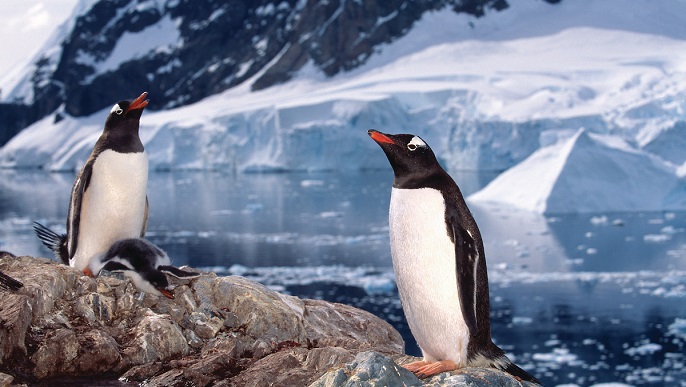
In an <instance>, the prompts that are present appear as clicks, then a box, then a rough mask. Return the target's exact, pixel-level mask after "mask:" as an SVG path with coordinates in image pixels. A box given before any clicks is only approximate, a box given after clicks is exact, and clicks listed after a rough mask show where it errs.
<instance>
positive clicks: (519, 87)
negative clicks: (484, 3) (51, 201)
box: [0, 0, 686, 213]
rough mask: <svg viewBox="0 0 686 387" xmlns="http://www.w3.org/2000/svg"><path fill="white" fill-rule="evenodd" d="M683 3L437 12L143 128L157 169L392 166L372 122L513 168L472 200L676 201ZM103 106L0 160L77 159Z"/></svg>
mask: <svg viewBox="0 0 686 387" xmlns="http://www.w3.org/2000/svg"><path fill="white" fill-rule="evenodd" d="M618 10H621V12H620V11H618ZM265 11H267V10H266V9H265ZM684 14H686V2H683V1H679V0H665V1H660V2H654V1H648V0H605V1H601V2H598V1H592V0H575V1H563V2H562V3H560V4H556V5H550V4H547V3H545V2H541V1H528V0H513V1H511V7H510V8H509V9H507V10H506V11H503V12H495V11H490V12H489V13H488V14H487V15H486V17H483V18H474V17H470V16H467V15H457V14H454V13H453V12H451V11H450V10H443V11H439V12H434V13H428V14H426V15H425V16H424V17H423V18H422V19H421V20H420V21H418V22H417V23H416V24H415V26H414V27H413V29H412V30H411V31H410V32H409V33H408V34H407V35H406V36H404V37H402V38H399V39H397V40H395V41H394V42H392V43H390V44H387V45H385V46H382V47H380V48H379V50H378V51H379V52H378V53H376V54H374V55H372V56H371V57H370V59H369V61H368V62H367V63H366V64H365V65H364V66H362V67H360V68H357V69H355V70H352V71H349V72H346V73H342V74H340V75H338V76H336V77H333V78H330V79H327V78H324V77H323V76H322V74H321V72H319V71H315V70H313V66H312V65H307V66H306V67H305V68H304V69H303V71H302V72H301V73H300V74H299V75H298V76H297V77H296V79H294V80H292V81H290V82H288V83H287V84H284V85H280V86H275V87H271V88H269V89H266V90H261V91H257V92H252V91H250V85H251V84H252V82H253V81H254V79H255V77H253V78H251V79H249V80H247V81H246V82H245V83H244V84H242V85H240V86H238V87H235V88H233V89H231V90H227V91H226V92H224V93H222V94H220V95H215V96H211V97H208V98H205V99H204V100H202V101H200V102H198V103H195V104H192V105H189V106H185V107H180V108H176V109H172V110H168V111H161V112H146V113H144V115H143V118H142V120H141V122H142V127H141V136H142V139H143V141H144V143H145V145H146V149H147V151H148V153H149V155H150V163H151V165H150V166H151V169H152V170H169V169H212V170H230V171H248V172H262V171H294V170H301V171H302V170H305V171H307V170H341V169H367V168H388V162H387V160H386V159H385V157H384V156H383V154H382V153H381V152H379V150H378V148H377V147H376V146H375V144H373V142H372V141H370V140H369V138H367V134H366V131H367V130H368V129H370V128H374V129H378V130H382V131H388V132H392V133H398V132H406V133H414V134H417V135H419V136H421V137H422V138H423V139H424V140H426V142H427V143H429V144H430V145H431V147H432V148H433V149H434V151H435V152H436V154H437V155H438V157H439V159H440V161H441V162H442V163H443V165H444V166H446V167H447V168H449V169H458V168H459V169H481V170H507V171H506V172H505V173H504V174H503V175H502V176H501V177H500V178H499V179H497V180H496V181H494V182H493V184H491V185H490V186H489V187H487V188H486V189H485V190H484V191H483V192H480V193H477V194H476V195H474V196H473V197H472V200H473V201H475V202H476V201H496V202H498V203H506V204H508V205H513V206H516V207H519V208H524V209H526V210H529V211H534V212H543V213H556V212H579V211H582V212H583V211H600V212H611V211H629V210H631V211H635V210H665V209H669V210H680V209H684V208H686V197H685V194H684V191H686V190H684V185H683V181H682V179H683V176H684V175H686V172H684V171H686V163H684V162H683V160H686V156H685V155H684V153H680V149H682V147H680V146H679V144H680V143H679V142H676V140H674V139H678V138H679V133H680V131H682V130H683V127H684V122H686V29H684V28H683V18H682V17H680V15H684ZM165 20H166V21H165ZM149 29H150V31H148V30H146V31H145V32H146V35H150V41H144V42H139V39H140V38H141V36H140V35H141V34H142V33H141V34H135V35H134V34H127V35H125V37H124V38H123V39H122V40H121V41H120V42H119V43H118V44H117V48H115V50H114V51H113V53H112V54H111V55H110V56H109V57H108V58H107V59H105V60H104V61H100V62H98V61H94V62H93V63H94V64H95V65H96V66H97V68H98V71H106V70H108V69H113V68H116V66H118V65H120V64H121V63H123V62H124V61H126V60H127V59H128V58H134V57H137V56H140V55H145V54H146V53H147V52H150V50H154V49H158V48H160V47H161V48H162V49H165V48H168V47H171V46H173V45H175V44H179V41H178V31H176V27H175V25H173V22H172V20H170V19H168V18H167V19H163V21H162V22H161V23H160V24H159V25H156V26H155V27H150V28H149ZM153 29H154V30H153ZM156 31H157V32H156ZM148 32H149V34H148ZM158 32H159V33H158ZM162 32H164V33H162ZM153 35H154V36H153ZM158 35H160V36H158ZM134 43H136V44H139V45H140V47H134V46H136V44H134ZM120 46H121V48H119V47H120ZM55 47H57V46H55ZM257 76H259V75H257ZM16 85H17V86H16V88H9V89H7V88H5V90H10V93H14V94H13V95H24V94H25V93H24V94H22V93H23V92H21V93H20V92H19V91H18V90H20V89H21V90H24V89H22V87H24V88H25V86H26V85H27V84H26V83H22V82H19V83H17V84H16ZM12 90H15V91H12ZM126 97H130V96H122V98H126ZM150 98H151V99H153V100H154V98H155V96H154V95H150ZM179 98H181V99H182V98H183V96H179ZM112 102H113V103H114V102H116V101H112ZM105 115H106V111H105V110H103V111H100V112H98V113H95V114H93V115H92V116H90V117H85V118H78V119H75V118H69V117H68V118H66V119H64V120H62V121H60V122H59V123H57V124H55V123H54V122H53V120H52V119H51V118H46V119H44V120H42V121H40V122H37V123H35V124H34V125H32V126H31V127H30V128H28V129H26V130H25V131H23V132H22V133H20V134H19V135H18V136H16V137H15V138H14V139H13V140H12V141H10V142H9V143H8V144H7V145H6V146H5V147H3V148H2V149H0V164H1V165H2V166H4V167H29V166H34V167H43V168H46V169H50V170H64V169H76V168H79V167H80V166H79V165H78V162H79V161H80V160H81V159H82V158H83V157H84V155H87V154H88V153H89V152H90V149H91V148H92V142H89V141H90V140H92V141H94V138H96V137H97V134H98V132H99V131H100V128H101V125H102V123H103V122H104V118H105ZM75 138H76V139H78V140H75ZM86 139H88V140H89V141H87V140H86ZM35 156H38V157H35Z"/></svg>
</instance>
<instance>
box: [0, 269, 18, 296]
mask: <svg viewBox="0 0 686 387" xmlns="http://www.w3.org/2000/svg"><path fill="white" fill-rule="evenodd" d="M22 286H24V284H23V283H21V282H19V281H17V280H15V279H14V278H12V277H10V276H8V275H7V274H5V273H3V272H1V271H0V289H9V290H15V291H16V290H19V289H20V288H21V287H22Z"/></svg>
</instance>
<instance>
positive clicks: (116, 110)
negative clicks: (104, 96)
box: [110, 103, 124, 115]
mask: <svg viewBox="0 0 686 387" xmlns="http://www.w3.org/2000/svg"><path fill="white" fill-rule="evenodd" d="M112 113H117V114H118V115H121V114H122V113H124V109H122V108H120V107H119V104H118V103H115V104H114V106H112V109H111V110H110V114H112Z"/></svg>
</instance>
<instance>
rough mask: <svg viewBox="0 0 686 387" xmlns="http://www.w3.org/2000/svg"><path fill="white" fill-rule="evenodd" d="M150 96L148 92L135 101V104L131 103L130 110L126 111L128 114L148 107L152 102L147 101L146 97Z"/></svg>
mask: <svg viewBox="0 0 686 387" xmlns="http://www.w3.org/2000/svg"><path fill="white" fill-rule="evenodd" d="M147 96H148V92H147V91H144V92H143V94H141V95H139V96H138V98H136V99H134V100H133V102H131V105H129V108H128V109H126V112H127V113H128V112H130V111H131V110H136V109H144V108H145V107H146V106H148V102H150V100H148V99H145V97H147Z"/></svg>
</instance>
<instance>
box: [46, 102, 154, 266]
mask: <svg viewBox="0 0 686 387" xmlns="http://www.w3.org/2000/svg"><path fill="white" fill-rule="evenodd" d="M147 95H148V94H147V93H143V94H141V95H140V96H139V97H138V98H136V99H135V100H133V101H120V102H118V103H116V104H115V105H114V106H113V107H112V109H111V110H110V113H109V114H108V116H107V120H106V121H105V126H104V128H103V132H102V135H100V138H99V139H98V141H97V142H96V143H95V147H94V148H93V152H92V153H91V155H90V157H89V158H88V160H87V161H86V164H85V165H84V166H83V168H82V169H81V171H80V172H79V174H78V175H77V177H76V180H75V181H74V185H73V187H72V191H71V199H70V201H69V213H68V216H67V233H66V235H64V236H61V237H60V243H59V244H57V245H55V246H58V248H57V249H54V248H53V251H56V252H59V253H58V254H56V256H57V258H58V259H60V260H61V261H62V262H63V263H65V264H69V265H70V266H72V267H75V268H77V269H78V270H82V271H83V272H84V274H87V275H92V273H89V272H88V270H87V268H88V265H89V262H90V260H91V259H92V258H93V257H95V256H96V255H97V254H101V253H103V252H105V251H106V250H107V249H108V248H109V247H110V246H111V245H112V243H114V242H115V241H117V240H120V239H124V238H136V237H143V236H144V235H145V230H146V227H147V221H148V198H147V195H146V189H147V182H148V157H147V155H146V153H145V148H144V147H143V143H142V142H141V139H140V137H139V134H138V130H139V126H140V118H141V115H142V114H143V109H145V107H146V106H147V105H148V100H146V99H145V98H146V96H147ZM39 237H40V235H39Z"/></svg>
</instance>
